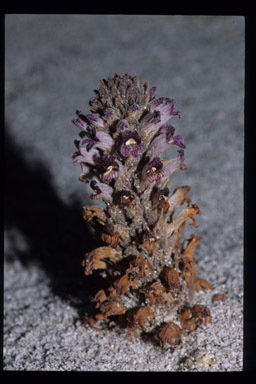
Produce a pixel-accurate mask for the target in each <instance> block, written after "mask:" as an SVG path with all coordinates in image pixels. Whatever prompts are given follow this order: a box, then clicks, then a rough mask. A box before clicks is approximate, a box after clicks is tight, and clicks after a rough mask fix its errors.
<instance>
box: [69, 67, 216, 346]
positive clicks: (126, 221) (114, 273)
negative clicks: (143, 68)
mask: <svg viewBox="0 0 256 384" xmlns="http://www.w3.org/2000/svg"><path fill="white" fill-rule="evenodd" d="M95 93H96V96H95V98H94V99H93V100H92V101H90V110H91V113H90V114H87V115H84V114H82V113H81V112H80V111H76V115H77V117H76V118H75V119H74V120H72V121H73V123H74V124H75V125H76V126H77V127H79V128H80V129H81V132H80V133H79V136H80V140H75V146H76V149H77V150H76V152H75V153H74V155H73V161H74V163H75V164H77V163H79V164H80V166H81V169H82V173H81V175H80V180H81V181H83V182H87V183H89V185H90V187H91V189H92V193H91V195H90V197H91V198H92V199H95V200H98V199H103V201H105V203H106V208H105V209H102V208H100V207H97V206H89V207H85V211H84V218H85V219H86V220H87V221H88V222H89V224H90V225H91V226H92V227H93V228H94V230H95V236H96V239H98V240H100V241H103V242H104V243H107V246H102V247H99V248H97V249H96V250H95V251H93V252H90V253H89V254H85V258H84V260H83V266H84V267H85V274H86V275H89V274H91V273H93V272H94V270H100V271H103V276H104V273H106V272H107V275H108V284H109V286H108V288H104V289H100V290H99V291H98V293H97V294H96V295H95V296H94V297H93V301H94V302H95V303H96V314H93V315H92V316H88V317H87V320H88V322H89V323H90V324H91V325H92V326H94V324H95V323H96V322H103V323H105V324H110V323H113V321H114V320H116V319H117V318H120V319H122V321H126V322H127V327H128V330H129V332H147V333H148V336H150V335H151V336H152V337H153V338H154V339H155V340H157V341H158V342H159V344H160V345H161V346H162V348H166V347H170V346H171V348H173V345H177V344H179V343H180V341H181V334H182V328H184V329H192V328H193V327H194V328H193V329H195V328H196V327H197V326H198V325H199V324H201V323H203V324H206V323H207V322H210V314H209V311H208V310H205V311H204V310H203V309H202V308H201V307H200V308H199V309H200V311H199V309H198V308H197V309H198V311H199V312H200V315H199V312H198V311H197V310H195V309H194V310H193V307H191V310H190V312H191V314H192V315H191V316H192V318H193V316H194V322H193V320H192V318H191V323H189V324H190V325H189V326H188V323H187V322H186V319H185V320H184V316H185V315H184V313H187V312H184V311H185V309H184V308H183V309H184V310H183V311H182V310H181V309H182V306H183V305H185V304H186V305H189V304H190V303H192V301H193V299H194V296H195V292H196V291H197V290H199V289H200V288H202V287H203V288H207V289H211V288H212V286H211V285H210V283H208V284H207V283H206V280H203V279H200V278H199V277H198V276H197V274H196V259H195V256H194V249H195V246H196V245H197V244H198V242H199V241H200V240H201V238H199V237H197V236H195V235H194V234H193V235H191V238H189V239H188V244H187V246H186V247H185V246H184V244H185V242H184V241H183V242H182V241H181V234H182V232H183V230H184V228H185V225H186V221H187V220H191V221H192V223H191V225H194V226H195V227H196V219H195V217H194V216H195V215H198V214H200V210H199V208H198V206H197V205H196V204H192V205H191V200H190V199H189V198H188V197H187V196H186V195H187V193H188V192H189V191H190V187H188V186H185V187H179V188H176V189H175V190H174V191H173V193H172V194H171V196H169V195H170V183H169V181H170V177H172V175H173V173H174V172H175V171H177V170H184V169H186V165H185V163H184V161H185V158H184V150H185V148H186V146H185V144H184V140H183V138H182V136H181V135H179V134H176V133H175V128H174V126H173V125H171V124H170V120H171V119H172V118H173V117H179V118H180V117H181V112H180V111H179V110H178V109H177V108H176V107H175V104H176V101H175V100H174V99H170V98H167V97H160V98H158V97H157V95H156V87H151V88H149V84H148V82H146V83H145V84H142V83H141V82H140V81H139V79H138V77H137V76H131V75H129V74H128V73H126V74H124V75H123V76H119V75H117V74H116V75H114V76H113V77H110V78H108V79H107V80H105V79H104V80H102V81H101V82H100V87H99V89H98V90H97V91H95ZM168 148H173V149H172V150H173V151H174V157H173V158H171V159H168V160H167V159H164V157H163V154H164V152H165V151H166V150H167V149H168ZM185 203H187V207H186V208H183V209H182V210H179V211H178V213H176V214H175V211H176V209H177V208H179V207H180V206H182V205H184V204H185ZM131 297H132V299H131ZM132 302H133V304H131V303H132ZM159 305H164V307H163V310H162V312H161V311H160V314H159V311H157V312H156V311H155V307H156V306H159ZM175 307H176V309H177V312H176V313H177V316H178V314H179V313H182V314H183V315H182V316H183V317H180V318H179V317H177V321H176V322H178V321H179V322H180V326H179V325H177V324H176V323H174V322H171V323H166V320H165V319H166V318H167V317H168V316H169V315H170V313H174V312H175V311H174V308H175ZM186 308H187V307H186ZM186 310H187V309H186ZM190 312H189V313H190ZM203 313H205V314H207V316H206V315H205V317H203ZM115 323H116V324H118V321H115ZM186 327H187V328H186ZM189 327H191V328H189Z"/></svg>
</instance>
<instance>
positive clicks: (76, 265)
mask: <svg viewBox="0 0 256 384" xmlns="http://www.w3.org/2000/svg"><path fill="white" fill-rule="evenodd" d="M5 60H6V69H5V71H6V77H5V87H6V104H5V105H6V108H5V117H6V156H7V161H6V164H7V172H8V175H7V181H6V182H7V186H6V203H5V207H6V220H5V223H6V224H5V264H4V300H5V301H4V369H5V370H18V371H19V370H27V371H30V370H43V371H44V370H58V371H67V370H73V371H241V370H242V369H243V365H242V363H243V149H244V148H243V137H244V104H243V103H244V18H243V17H235V16H225V17H223V16H211V17H210V16H133V15H131V16H128V15H127V16H124V15H114V16H111V15H107V16H106V15H81V16H80V15H7V16H6V54H5ZM125 72H129V73H131V74H132V75H135V74H137V75H138V76H139V78H140V79H141V80H142V81H143V82H144V81H146V80H149V82H150V85H151V86H153V85H155V86H156V87H157V94H158V95H159V96H168V97H172V98H175V99H176V100H177V104H176V105H177V108H179V109H181V111H182V118H181V119H173V120H172V124H173V125H174V126H175V127H176V132H177V133H180V134H181V135H182V136H183V137H184V141H185V144H186V145H187V149H186V151H185V157H186V164H187V166H188V170H187V171H184V172H180V173H179V174H178V173H177V174H175V176H174V177H173V179H172V187H175V186H178V185H191V187H192V189H191V192H190V197H191V198H192V201H193V202H194V203H197V204H198V205H199V207H200V209H201V214H202V215H201V217H200V218H199V220H198V228H197V229H196V230H194V228H193V229H191V228H188V234H189V233H191V232H195V233H196V234H197V235H201V236H203V241H202V242H201V243H200V244H199V245H198V247H197V252H196V256H197V260H198V274H199V276H200V277H202V278H206V279H208V280H209V281H210V282H211V283H212V284H213V286H214V290H213V291H207V292H200V293H199V294H197V296H196V302H198V303H201V304H205V305H207V306H209V308H210V310H211V314H212V320H213V324H212V325H207V326H206V327H203V326H202V327H199V328H198V329H197V330H196V331H195V332H193V333H191V334H190V335H187V336H185V337H184V338H183V344H182V346H180V347H179V348H177V349H176V350H175V351H174V353H173V354H171V353H170V352H166V353H162V352H161V350H160V349H159V348H157V347H156V346H154V345H151V344H149V343H146V342H143V341H140V340H133V339H131V340H130V339H127V338H126V337H125V334H124V333H123V332H112V331H110V330H107V331H96V330H92V329H90V328H87V327H84V326H82V315H83V313H84V311H85V310H86V308H87V306H88V302H87V297H88V291H89V289H90V287H91V286H92V285H93V284H95V281H94V279H93V278H92V279H88V278H86V277H85V276H84V275H83V270H82V268H81V266H80V262H81V259H82V256H83V253H84V252H86V251H88V250H91V249H93V247H94V246H95V244H94V243H93V240H92V238H91V233H90V231H89V230H88V228H87V226H86V223H84V221H83V219H82V218H81V207H82V206H83V205H84V204H86V203H88V198H87V186H86V185H85V184H83V183H80V182H79V181H78V180H77V178H78V175H79V173H80V169H79V167H75V166H74V165H73V164H72V160H71V155H72V153H73V152H74V150H75V147H74V145H73V141H74V139H75V138H77V135H78V130H77V128H76V127H75V126H73V125H72V123H71V122H70V121H71V119H72V118H74V112H75V110H76V109H80V110H82V111H83V112H84V113H88V112H89V110H88V101H89V100H90V99H91V98H92V97H93V89H96V88H98V85H99V80H100V79H102V78H106V77H108V76H112V75H114V74H115V73H119V74H123V73H125ZM168 155H170V156H172V155H173V154H172V153H169V154H168V153H167V157H168ZM215 293H223V294H225V295H226V296H227V300H226V301H224V302H221V301H218V302H215V303H214V304H212V302H211V299H212V296H213V295H214V294H215Z"/></svg>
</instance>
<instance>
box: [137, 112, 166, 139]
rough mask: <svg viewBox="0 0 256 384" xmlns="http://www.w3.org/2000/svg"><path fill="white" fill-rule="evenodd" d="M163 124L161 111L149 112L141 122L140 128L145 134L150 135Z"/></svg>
mask: <svg viewBox="0 0 256 384" xmlns="http://www.w3.org/2000/svg"><path fill="white" fill-rule="evenodd" d="M161 126H162V122H161V116H160V112H159V111H155V112H149V113H147V114H146V115H145V116H144V117H143V119H142V120H141V122H140V126H139V130H140V133H141V134H142V135H143V136H150V135H151V134H152V133H155V132H157V130H158V128H160V127H161Z"/></svg>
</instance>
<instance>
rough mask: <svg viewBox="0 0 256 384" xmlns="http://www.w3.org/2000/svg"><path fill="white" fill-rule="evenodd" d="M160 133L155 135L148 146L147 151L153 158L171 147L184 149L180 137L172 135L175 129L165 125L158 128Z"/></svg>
mask: <svg viewBox="0 0 256 384" xmlns="http://www.w3.org/2000/svg"><path fill="white" fill-rule="evenodd" d="M159 131H160V133H159V134H158V135H156V136H155V137H154V138H153V140H152V141H151V144H150V146H149V151H150V153H152V155H154V156H159V155H161V154H162V153H163V152H164V151H165V150H166V149H167V148H169V147H170V146H171V145H177V146H178V147H180V148H184V149H185V148H186V146H185V144H184V143H183V137H182V136H181V135H174V132H175V128H174V127H173V126H172V125H168V124H167V123H166V124H165V125H164V126H163V127H161V128H160V130H159Z"/></svg>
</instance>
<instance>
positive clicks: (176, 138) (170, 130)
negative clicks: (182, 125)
mask: <svg viewBox="0 0 256 384" xmlns="http://www.w3.org/2000/svg"><path fill="white" fill-rule="evenodd" d="M164 129H165V133H166V140H167V142H168V144H173V145H177V146H178V147H180V148H184V149H185V148H186V145H185V144H184V143H183V137H182V136H181V135H174V132H175V128H174V127H173V126H172V125H167V126H166V127H165V128H164Z"/></svg>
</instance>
